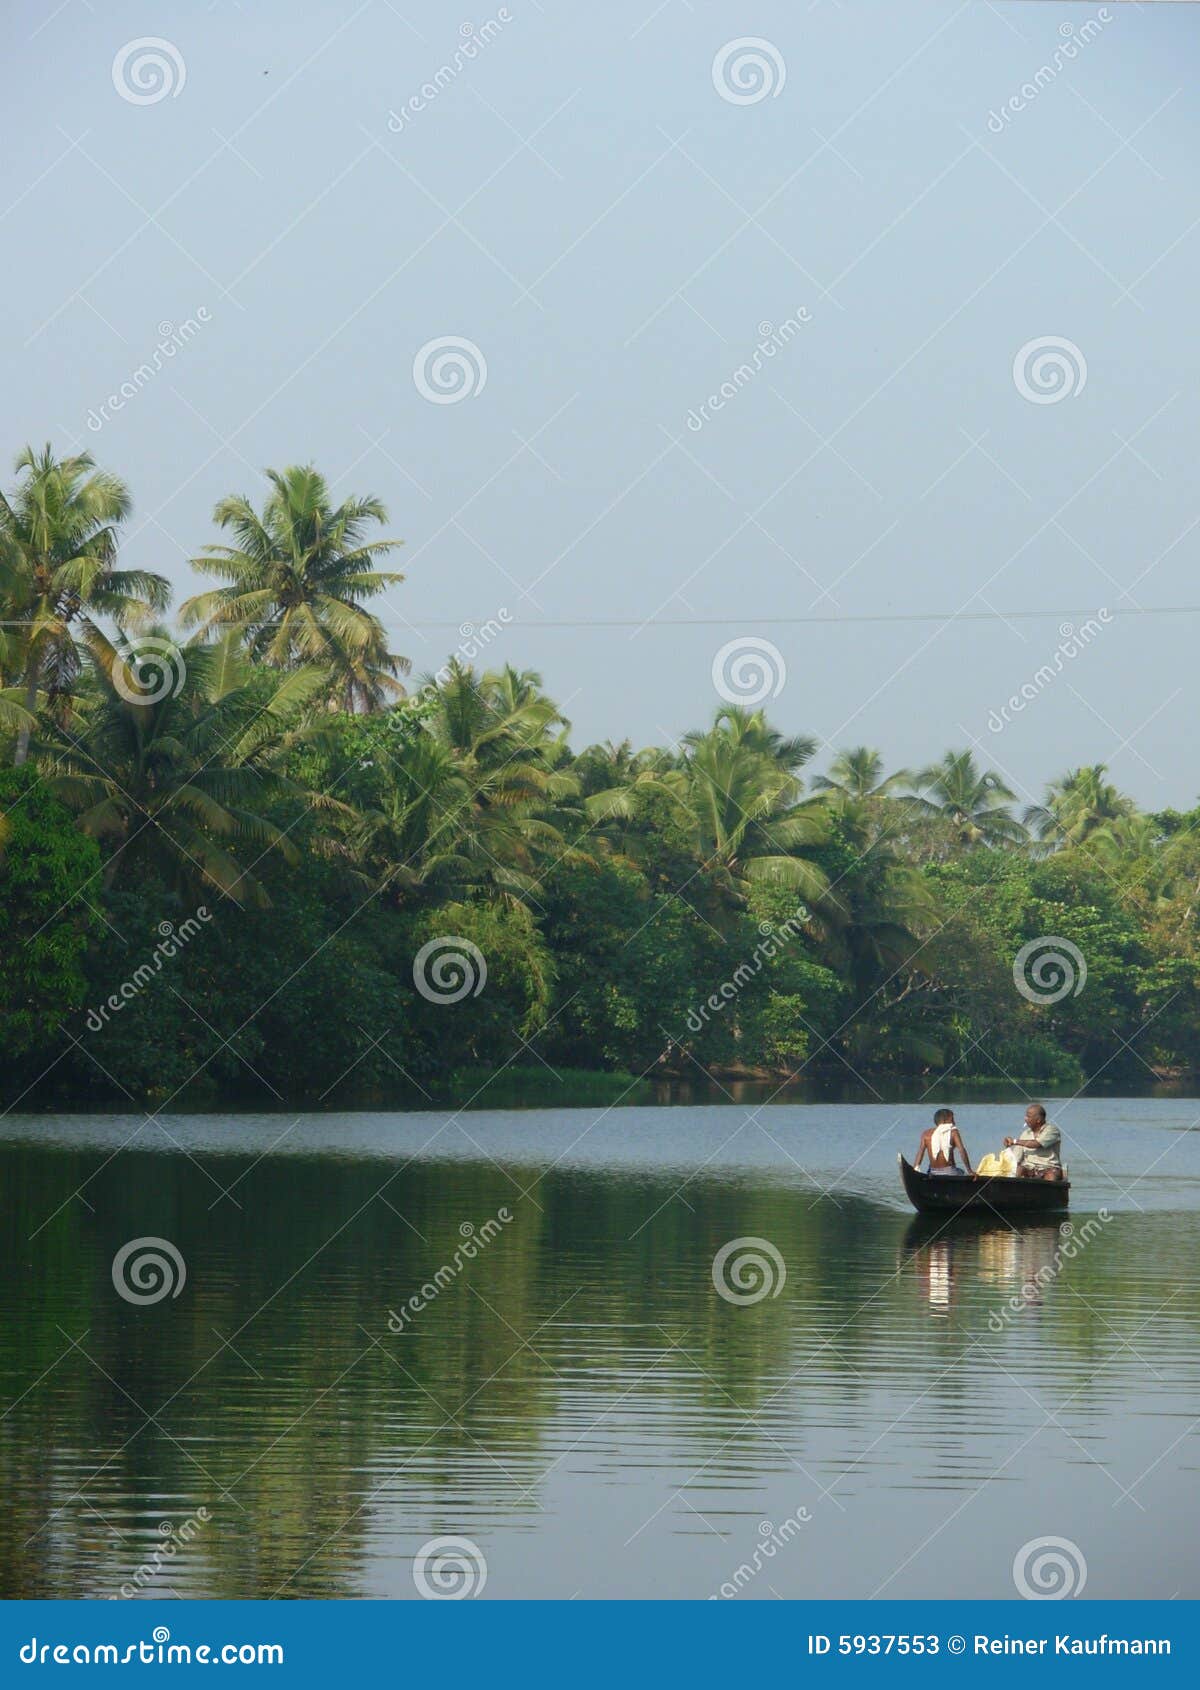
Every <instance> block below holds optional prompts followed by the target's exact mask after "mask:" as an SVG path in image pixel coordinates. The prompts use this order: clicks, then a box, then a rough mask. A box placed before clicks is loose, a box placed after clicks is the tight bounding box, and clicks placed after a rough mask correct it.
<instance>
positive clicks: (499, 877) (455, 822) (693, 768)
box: [0, 447, 1200, 1106]
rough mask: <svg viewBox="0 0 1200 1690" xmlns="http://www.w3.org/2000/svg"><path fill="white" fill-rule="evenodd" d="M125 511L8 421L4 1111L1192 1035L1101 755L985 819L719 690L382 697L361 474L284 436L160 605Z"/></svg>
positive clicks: (1177, 836)
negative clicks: (12, 437) (39, 1105)
mask: <svg viewBox="0 0 1200 1690" xmlns="http://www.w3.org/2000/svg"><path fill="white" fill-rule="evenodd" d="M130 511H131V499H130V494H129V490H128V488H127V487H126V486H125V485H124V483H123V482H122V481H121V480H120V479H119V478H118V477H116V476H114V475H112V474H111V473H109V472H107V471H105V470H103V469H100V468H98V467H97V466H96V465H95V463H94V462H93V461H92V459H91V458H90V457H89V456H87V455H85V454H80V455H74V456H69V457H58V456H56V455H55V454H54V453H53V452H52V451H51V450H50V448H49V447H47V448H46V449H45V450H44V451H42V452H40V453H39V452H34V451H33V450H31V449H26V450H25V451H24V452H23V453H22V454H21V455H20V457H19V458H18V460H17V467H16V475H15V481H14V483H13V485H12V487H11V489H10V490H9V491H8V492H7V493H6V494H2V495H0V759H2V761H3V765H4V769H3V772H2V773H0V946H2V947H3V955H4V958H5V966H4V968H3V971H2V973H0V1055H2V1056H3V1062H2V1063H0V1072H2V1073H3V1076H4V1080H3V1092H4V1095H5V1099H6V1101H8V1102H9V1103H11V1102H12V1100H13V1099H14V1098H25V1099H28V1100H29V1101H32V1102H38V1101H44V1100H57V1099H61V1098H63V1097H78V1096H80V1095H83V1094H86V1095H87V1096H89V1097H95V1098H100V1099H105V1100H112V1101H113V1102H115V1103H119V1102H121V1101H122V1100H129V1099H132V1100H134V1101H136V1102H139V1103H141V1102H153V1103H155V1104H157V1105H159V1106H163V1105H166V1104H169V1103H173V1102H175V1101H176V1100H179V1101H180V1102H185V1101H186V1102H191V1101H194V1100H197V1099H199V1100H214V1099H226V1100H238V1099H242V1098H253V1099H255V1100H257V1101H258V1102H270V1101H271V1099H272V1097H274V1098H277V1099H280V1100H286V1101H297V1100H305V1101H308V1102H320V1101H328V1102H334V1101H339V1100H341V1101H345V1100H346V1099H348V1098H358V1097H369V1098H392V1099H403V1100H405V1101H413V1102H417V1103H419V1102H420V1101H421V1100H422V1098H429V1099H434V1100H441V1099H444V1098H446V1097H448V1096H452V1097H455V1098H457V1099H458V1100H459V1101H466V1100H467V1099H468V1098H469V1097H471V1096H472V1095H473V1094H474V1093H475V1092H476V1091H477V1090H478V1087H479V1086H480V1085H482V1084H484V1083H485V1082H486V1081H487V1079H488V1077H489V1076H492V1075H495V1074H496V1073H497V1072H500V1071H504V1072H505V1073H507V1074H508V1075H509V1077H510V1078H511V1077H512V1076H513V1075H516V1076H518V1078H519V1079H521V1080H522V1081H523V1082H527V1084H528V1087H529V1089H530V1092H531V1094H532V1092H533V1091H534V1090H535V1089H536V1087H537V1086H539V1085H540V1086H543V1087H545V1086H548V1085H549V1080H548V1079H547V1076H548V1075H549V1076H554V1077H557V1076H558V1075H560V1074H561V1073H562V1071H563V1070H564V1069H569V1070H572V1071H574V1072H576V1073H578V1072H581V1071H582V1072H586V1073H589V1074H592V1075H595V1076H600V1075H607V1076H613V1077H614V1078H613V1079H612V1080H611V1081H610V1082H608V1090H609V1091H610V1092H611V1094H612V1095H613V1096H619V1095H623V1094H624V1091H625V1088H626V1085H627V1080H626V1078H625V1077H626V1076H642V1075H651V1076H653V1075H680V1076H684V1077H688V1078H693V1079H696V1080H698V1081H699V1080H703V1079H704V1078H705V1077H715V1079H716V1080H717V1081H722V1080H723V1079H724V1077H726V1076H730V1075H743V1076H759V1077H769V1078H771V1079H773V1080H775V1081H783V1080H786V1079H788V1078H792V1077H800V1076H805V1077H807V1076H820V1077H823V1078H829V1077H831V1076H834V1077H838V1078H844V1079H846V1080H847V1081H848V1082H854V1083H859V1082H865V1083H867V1084H869V1085H874V1084H876V1083H877V1082H879V1081H880V1080H881V1079H898V1078H908V1077H921V1078H924V1079H928V1080H929V1081H930V1082H937V1081H941V1080H942V1077H943V1076H944V1077H945V1078H944V1088H943V1089H950V1090H952V1089H954V1087H955V1086H956V1085H958V1084H961V1083H963V1082H965V1081H968V1080H972V1079H987V1080H1000V1079H1009V1080H1015V1081H1017V1082H1019V1083H1022V1084H1036V1085H1038V1086H1041V1087H1045V1086H1053V1085H1062V1086H1075V1085H1078V1084H1080V1083H1081V1082H1082V1081H1083V1080H1084V1079H1085V1078H1089V1079H1106V1080H1111V1081H1113V1082H1120V1083H1129V1082H1130V1081H1133V1080H1137V1081H1141V1080H1146V1079H1148V1078H1149V1076H1150V1075H1151V1074H1155V1075H1159V1076H1163V1075H1166V1076H1174V1075H1180V1076H1182V1075H1187V1074H1190V1073H1191V1072H1193V1071H1194V1069H1195V1067H1196V1065H1197V1061H1198V1060H1200V1015H1198V1013H1197V1011H1198V1009H1200V977H1198V967H1200V947H1198V945H1197V926H1196V899H1197V895H1198V893H1200V844H1198V842H1197V831H1196V824H1197V822H1198V821H1200V811H1193V812H1188V813H1183V812H1177V811H1171V810H1167V811H1162V812H1158V813H1155V814H1143V813H1141V812H1139V810H1138V809H1137V807H1136V805H1135V804H1134V803H1133V802H1132V800H1131V799H1130V798H1128V797H1127V796H1126V795H1125V794H1123V793H1121V792H1120V791H1119V790H1118V789H1117V788H1116V787H1115V786H1114V785H1113V784H1112V782H1111V781H1109V780H1108V778H1107V772H1106V770H1105V768H1104V766H1103V765H1101V764H1097V765H1092V766H1084V767H1081V768H1077V769H1073V770H1070V771H1068V772H1067V773H1066V774H1064V775H1063V777H1062V778H1061V779H1060V780H1057V781H1055V782H1054V783H1053V784H1052V785H1051V786H1050V788H1049V789H1048V791H1047V792H1046V794H1045V797H1044V800H1043V802H1042V803H1041V804H1038V805H1034V806H1029V807H1026V808H1025V809H1024V810H1022V809H1021V808H1020V807H1019V806H1018V804H1017V800H1016V798H1015V796H1014V794H1013V792H1012V791H1011V790H1010V789H1009V788H1008V786H1007V785H1006V784H1005V782H1004V781H1003V780H1002V779H1001V778H1000V776H999V775H998V774H997V773H996V772H995V771H992V770H989V769H986V768H984V767H982V766H981V765H980V762H979V761H978V759H977V757H976V756H975V754H974V753H973V752H971V751H970V750H962V749H951V750H948V751H947V752H946V753H945V754H944V755H943V756H942V757H941V759H940V760H939V761H937V762H934V763H931V764H930V765H929V766H928V767H925V768H921V769H914V770H893V771H890V772H889V771H888V770H887V769H886V768H885V767H884V764H883V761H882V759H881V757H880V755H879V753H878V752H876V751H874V750H872V749H871V748H869V747H853V748H848V749H846V750H844V751H841V752H839V753H838V754H837V755H835V756H834V757H833V758H832V761H831V762H829V763H828V765H827V767H826V769H825V771H824V772H823V773H821V774H817V775H812V774H811V773H810V772H809V768H808V766H809V765H810V764H811V763H812V761H813V759H814V758H815V756H816V752H817V747H816V744H815V742H814V740H813V739H812V738H810V737H808V736H805V735H786V734H783V733H782V732H780V731H779V730H778V729H777V728H776V727H775V726H774V725H773V724H772V723H771V722H770V721H769V720H768V718H767V716H766V714H765V713H764V712H763V711H762V710H761V709H756V708H751V707H748V706H742V705H739V704H737V703H727V702H722V703H721V704H720V706H719V707H718V708H716V709H715V710H714V713H713V716H712V719H711V720H710V721H709V723H708V724H707V726H704V727H702V728H698V729H696V730H695V731H693V732H691V733H688V734H686V735H685V736H684V737H683V739H682V740H681V741H680V742H679V744H678V745H677V746H674V747H662V746H653V747H649V748H643V749H637V748H635V747H634V746H633V745H632V744H631V743H630V742H629V741H628V740H626V741H622V742H621V743H619V744H614V743H612V742H606V743H604V744H598V745H590V746H587V747H585V748H583V749H579V750H576V749H575V748H574V747H573V746H572V743H571V727H570V723H569V722H568V721H567V720H566V719H565V718H564V716H563V714H562V712H561V710H560V709H559V707H558V706H557V704H556V703H555V702H554V700H553V699H551V698H550V697H548V696H547V694H546V692H545V690H544V688H543V684H542V680H541V677H540V676H539V675H537V674H536V673H535V672H533V671H531V670H519V669H517V668H514V667H513V666H511V665H505V666H503V667H496V668H484V667H476V665H475V664H474V663H472V662H467V661H464V660H463V659H462V658H461V657H460V658H455V659H453V660H451V661H450V662H449V663H448V664H447V665H446V666H445V668H443V669H442V670H441V671H440V672H439V673H438V675H437V676H434V677H424V678H421V679H420V680H419V681H410V683H409V684H408V685H407V686H406V684H405V680H404V677H405V676H406V675H407V674H408V671H409V664H408V662H407V660H406V659H405V658H403V657H402V656H400V655H399V654H397V653H394V652H392V651H390V650H389V648H388V646H389V642H388V638H387V634H386V631H385V628H384V624H383V622H382V620H381V619H380V617H379V616H378V615H377V614H376V613H375V611H374V610H373V609H372V601H378V600H380V599H382V597H383V595H385V594H387V593H389V592H390V591H392V590H393V589H394V588H395V587H397V586H398V585H399V583H400V582H401V581H402V579H403V577H402V576H401V575H400V574H399V573H398V572H396V571H395V570H392V569H389V568H385V567H382V566H383V565H384V564H387V563H390V561H391V554H392V552H393V551H394V549H395V548H396V547H397V546H398V545H399V544H400V542H399V541H397V540H395V539H390V538H387V537H386V536H385V532H384V531H385V530H386V527H387V512H386V511H385V509H384V507H383V506H382V505H381V504H380V502H379V500H377V499H375V498H370V497H366V498H348V499H345V500H343V501H342V502H341V503H335V501H334V497H333V495H332V493H331V491H330V489H329V486H328V484H327V483H326V481H325V480H324V478H323V477H322V476H321V475H320V474H319V473H318V472H317V471H316V470H315V469H314V468H312V467H311V466H292V467H289V468H287V469H284V470H282V471H278V472H277V471H270V472H268V475H267V493H266V497H265V501H264V502H263V503H262V506H261V508H258V509H256V507H255V505H254V503H253V502H252V501H251V500H249V499H247V498H245V497H242V496H232V497H229V498H225V499H222V500H221V501H220V503H219V504H218V505H217V507H216V509H215V511H214V513H213V520H214V524H215V527H216V530H217V532H218V534H219V535H220V536H221V539H220V540H219V541H218V542H215V543H212V544H209V545H207V546H205V547H204V548H203V549H202V550H201V551H200V552H199V553H198V554H197V556H196V557H195V558H194V559H193V560H192V562H193V565H194V567H195V569H196V570H197V572H198V573H200V574H202V575H204V576H206V577H208V578H210V579H215V580H216V581H217V582H218V583H220V584H219V585H216V586H214V587H211V588H210V589H209V590H206V591H202V592H199V593H197V594H195V595H193V596H191V597H188V598H187V599H185V600H184V602H183V603H182V604H181V605H180V606H179V608H178V613H177V617H176V622H175V625H174V626H171V625H170V624H168V622H167V621H166V617H167V614H168V611H169V609H170V601H171V592H170V587H169V584H168V582H167V581H166V580H165V579H164V578H163V577H161V576H159V575H157V574H154V573H151V572H148V571H146V570H129V569H124V568H122V567H120V540H121V533H122V529H123V526H124V525H125V524H126V522H127V520H128V518H129V516H130ZM201 912H202V913H201ZM1039 947H1040V949H1039ZM598 1083H599V1082H598ZM602 1089H603V1088H602Z"/></svg>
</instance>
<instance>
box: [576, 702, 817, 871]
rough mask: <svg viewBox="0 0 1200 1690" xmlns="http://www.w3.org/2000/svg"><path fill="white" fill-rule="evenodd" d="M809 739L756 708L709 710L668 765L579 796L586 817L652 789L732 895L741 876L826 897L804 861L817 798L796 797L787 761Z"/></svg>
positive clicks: (795, 759) (605, 815)
mask: <svg viewBox="0 0 1200 1690" xmlns="http://www.w3.org/2000/svg"><path fill="white" fill-rule="evenodd" d="M813 748H814V747H813V742H812V741H811V740H809V739H793V740H785V739H784V738H783V737H782V736H781V735H779V734H777V733H776V732H775V731H774V730H773V729H772V728H770V727H769V725H768V724H767V722H766V720H765V718H764V716H763V714H762V712H761V711H754V712H751V711H747V710H743V709H740V708H737V707H734V706H731V707H727V708H724V709H721V710H719V711H718V712H717V715H716V718H715V720H714V722H713V725H712V727H711V728H709V729H708V731H707V732H705V733H694V734H689V735H688V736H687V738H686V739H685V741H684V751H683V754H682V756H681V758H680V760H679V762H678V764H677V765H676V767H674V768H672V769H668V770H667V771H665V772H663V771H660V770H657V769H649V770H645V771H643V772H642V773H640V774H639V775H638V776H637V777H636V778H635V780H634V781H633V782H632V784H630V785H626V786H621V787H616V788H612V789H610V790H609V791H607V792H598V793H594V794H593V795H592V797H590V798H589V799H588V800H587V806H586V807H587V811H588V814H589V815H590V816H591V818H592V819H593V820H594V821H606V820H609V819H619V820H626V819H629V818H630V817H632V816H633V815H635V813H636V808H637V797H638V793H639V791H643V790H644V791H648V792H652V791H656V790H657V791H662V792H664V793H666V794H667V795H668V796H669V798H670V799H671V801H672V804H673V807H674V809H675V811H676V813H677V815H678V816H679V818H680V820H681V821H682V822H683V824H684V826H685V828H686V830H687V833H688V836H689V838H690V840H691V848H692V852H693V855H694V856H695V857H696V859H697V860H698V861H699V862H700V863H701V864H702V866H703V867H704V868H705V869H707V870H708V871H709V872H713V873H716V874H717V875H718V877H719V878H721V879H723V880H724V881H725V883H726V887H727V889H728V890H729V892H730V893H732V894H733V895H734V896H741V895H742V891H743V885H742V883H748V882H756V881H757V882H765V883H767V884H772V885H776V886H786V887H789V888H790V889H792V890H794V891H796V892H797V893H798V894H799V895H800V896H801V897H803V898H806V899H809V900H811V901H817V900H820V899H823V898H825V897H826V896H827V894H828V889H829V881H828V877H827V876H826V874H825V872H824V870H823V869H821V868H820V867H819V865H818V864H817V863H815V862H813V861H812V860H811V853H812V851H813V849H814V847H816V846H818V845H820V844H821V843H822V842H823V841H824V840H825V838H826V834H827V813H826V807H825V805H824V804H823V803H819V802H817V803H814V802H812V801H811V800H810V801H808V802H806V803H802V802H801V791H802V788H801V782H800V780H799V778H798V776H797V774H796V772H795V771H796V768H797V767H798V766H799V765H800V764H801V763H802V762H803V761H804V759H805V758H806V757H808V756H810V755H811V754H812V750H813Z"/></svg>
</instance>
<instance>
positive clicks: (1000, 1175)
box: [975, 1148, 1017, 1179]
mask: <svg viewBox="0 0 1200 1690" xmlns="http://www.w3.org/2000/svg"><path fill="white" fill-rule="evenodd" d="M1016 1171H1017V1159H1016V1157H1015V1156H1014V1155H1013V1153H1012V1151H1011V1150H1009V1149H1007V1148H1005V1149H1004V1150H1002V1151H1001V1152H1000V1154H999V1156H993V1155H992V1153H991V1152H990V1151H989V1152H988V1154H987V1155H986V1156H985V1157H984V1158H983V1160H982V1161H980V1162H978V1163H977V1164H976V1167H975V1172H976V1173H977V1174H979V1175H980V1177H981V1178H983V1179H1012V1178H1013V1177H1014V1176H1015V1174H1016Z"/></svg>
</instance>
